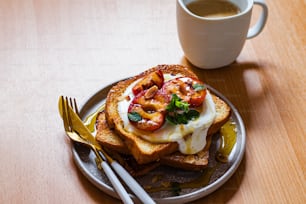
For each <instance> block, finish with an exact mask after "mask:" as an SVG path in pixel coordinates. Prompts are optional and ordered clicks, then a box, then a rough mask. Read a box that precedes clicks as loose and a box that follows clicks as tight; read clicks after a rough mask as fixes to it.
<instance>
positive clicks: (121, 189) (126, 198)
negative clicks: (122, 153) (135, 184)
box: [101, 161, 134, 204]
mask: <svg viewBox="0 0 306 204" xmlns="http://www.w3.org/2000/svg"><path fill="white" fill-rule="evenodd" d="M101 166H102V168H103V170H104V172H105V174H106V175H107V178H108V179H109V180H110V182H111V183H112V185H113V187H114V188H115V190H116V192H117V193H118V195H119V196H120V198H121V200H122V201H123V203H125V204H133V203H134V202H133V201H132V199H131V197H130V196H129V194H128V193H127V192H126V190H125V189H124V187H123V186H122V184H121V182H120V181H119V179H118V178H117V176H116V175H115V173H114V172H113V171H112V169H111V168H110V166H109V165H108V164H107V163H106V162H105V161H102V163H101Z"/></svg>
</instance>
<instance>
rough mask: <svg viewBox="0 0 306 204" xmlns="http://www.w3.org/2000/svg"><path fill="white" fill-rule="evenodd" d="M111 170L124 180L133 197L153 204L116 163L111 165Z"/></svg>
mask: <svg viewBox="0 0 306 204" xmlns="http://www.w3.org/2000/svg"><path fill="white" fill-rule="evenodd" d="M111 165H112V167H113V169H114V170H115V171H116V172H117V174H118V175H119V176H120V177H121V179H123V180H124V182H125V183H126V184H127V185H128V186H129V188H130V189H131V190H132V191H133V192H134V193H135V195H136V196H137V197H138V198H139V199H140V200H141V201H142V202H143V203H146V204H155V201H154V200H153V199H152V198H151V197H150V196H149V195H148V193H147V192H146V191H145V190H144V189H143V188H142V187H141V186H140V185H139V183H138V182H137V181H136V180H135V179H134V178H133V177H132V176H131V175H130V174H129V173H128V172H127V171H126V170H125V169H124V168H123V167H122V166H121V165H120V164H119V163H118V162H116V161H113V162H112V163H111Z"/></svg>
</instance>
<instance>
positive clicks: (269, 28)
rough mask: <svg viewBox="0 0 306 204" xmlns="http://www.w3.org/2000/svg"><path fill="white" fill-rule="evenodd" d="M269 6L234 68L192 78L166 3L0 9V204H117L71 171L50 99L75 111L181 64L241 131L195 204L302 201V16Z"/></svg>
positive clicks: (305, 91) (292, 6) (286, 5)
mask: <svg viewBox="0 0 306 204" xmlns="http://www.w3.org/2000/svg"><path fill="white" fill-rule="evenodd" d="M266 2H267V4H268V6H269V19H268V22H267V25H266V27H265V29H264V31H263V32H262V33H261V34H260V35H259V36H258V37H256V38H254V39H251V40H248V41H247V42H246V44H245V47H244V49H243V50H242V52H241V54H240V56H239V57H238V59H237V61H236V62H235V63H234V64H232V65H230V66H228V67H225V68H222V69H216V70H201V69H198V68H195V67H193V66H192V65H191V64H189V63H188V62H187V61H186V59H185V58H184V54H183V52H182V49H181V47H180V44H179V41H178V38H177V33H176V21H175V1H155V0H150V1H149V0H148V1H140V0H137V1H135V0H126V1H118V0H117V1H116V0H104V1H94V0H88V1H82V0H74V1H72V0H71V1H68V0H61V1H60V0H54V1H42V0H41V1H39V0H35V1H30V0H24V1H17V0H10V1H8V0H1V1H0V30H1V32H0V93H1V95H0V102H1V103H0V104H1V106H0V120H1V123H0V131H1V137H0V155H1V167H0V184H1V188H0V203H109V204H111V203H118V202H119V201H118V200H116V199H114V198H112V197H110V196H108V195H106V194H105V193H103V192H101V191H100V190H98V189H97V188H96V187H94V186H93V185H92V184H91V183H90V182H89V181H88V180H87V179H86V178H85V177H84V176H83V175H82V174H81V172H80V171H79V170H78V168H77V167H76V165H75V163H74V162H73V159H72V155H71V146H70V141H69V140H68V139H67V138H66V137H65V135H64V129H63V125H62V121H61V119H60V117H59V114H58V110H57V101H58V97H59V96H60V95H68V96H73V97H76V98H77V99H78V101H79V103H83V102H84V101H86V100H87V99H88V98H89V97H90V96H91V95H92V94H94V93H95V92H96V91H97V90H99V89H101V88H102V87H104V86H106V85H108V84H110V83H111V82H114V81H116V80H119V79H122V78H125V77H127V76H131V75H133V74H137V73H139V72H141V71H143V70H145V69H147V68H150V67H152V66H155V65H157V64H183V65H186V66H188V67H189V68H190V69H191V70H193V71H194V72H196V73H197V74H198V75H199V77H200V78H201V79H202V80H204V81H205V82H206V83H207V84H209V85H211V86H213V87H214V88H216V89H217V90H219V91H220V92H221V93H223V94H224V95H225V96H226V97H227V98H228V99H229V100H230V101H231V102H232V103H233V104H234V105H235V106H236V107H237V109H238V110H239V112H240V114H241V115H242V118H243V120H244V122H245V125H246V131H247V145H246V152H245V157H244V159H243V161H242V163H241V165H240V167H239V168H238V170H237V172H236V173H235V174H234V175H233V177H232V178H231V179H230V180H229V181H228V182H226V184H225V185H223V186H222V187H221V188H220V189H218V190H217V191H215V192H214V193H212V194H211V195H209V196H207V197H205V198H202V199H200V200H198V201H196V202H194V203H204V202H205V203H306V197H305V196H306V181H305V172H306V166H305V163H306V152H305V149H306V146H305V143H306V141H305V136H306V128H305V127H306V125H305V122H306V117H305V116H306V105H305V101H306V88H305V87H306V83H305V79H306V71H305V68H306V54H305V46H306V38H305V36H306V30H305V28H306V22H305V19H306V18H305V13H306V6H305V1H304V0H295V1H290V2H288V1H286V0H278V1H272V0H266ZM257 14H258V10H257V9H256V8H255V9H254V19H256V16H258V15H257ZM253 22H254V20H253Z"/></svg>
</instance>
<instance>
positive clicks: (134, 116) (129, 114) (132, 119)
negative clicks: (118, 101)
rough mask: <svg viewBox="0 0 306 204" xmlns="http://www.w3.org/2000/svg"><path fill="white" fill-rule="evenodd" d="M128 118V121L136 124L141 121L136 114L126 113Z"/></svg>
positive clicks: (139, 116)
mask: <svg viewBox="0 0 306 204" xmlns="http://www.w3.org/2000/svg"><path fill="white" fill-rule="evenodd" d="M128 118H129V120H130V121H133V122H138V121H141V120H142V117H141V115H140V114H139V113H137V112H130V113H128Z"/></svg>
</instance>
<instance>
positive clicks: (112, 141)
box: [97, 65, 230, 164]
mask: <svg viewBox="0 0 306 204" xmlns="http://www.w3.org/2000/svg"><path fill="white" fill-rule="evenodd" d="M156 70H161V71H162V72H163V73H164V74H165V73H168V74H181V75H184V76H187V77H191V78H195V79H197V76H196V75H195V74H194V73H193V72H191V71H190V70H189V69H188V68H186V67H183V66H181V65H158V66H156V67H153V68H151V69H149V70H147V71H145V72H143V73H141V74H139V75H137V76H134V77H132V78H129V79H127V80H124V81H121V82H119V83H118V84H116V85H115V86H113V87H112V88H111V90H110V91H109V93H108V95H107V99H106V106H105V119H106V121H105V122H104V123H102V124H101V126H102V127H103V125H104V126H105V125H108V127H109V130H111V131H113V130H114V131H115V132H113V133H112V134H111V132H110V131H109V130H103V131H101V132H100V133H99V131H98V134H97V140H98V141H99V142H101V143H102V145H103V146H107V147H108V148H112V147H115V148H113V149H114V150H116V151H118V152H121V153H131V154H132V155H133V157H134V158H135V160H136V161H137V163H138V164H146V163H150V162H154V161H160V160H161V158H162V157H164V156H166V155H170V154H172V153H174V152H176V151H177V150H178V144H177V143H176V142H169V143H151V142H148V141H146V140H144V139H142V138H140V137H138V136H136V135H134V134H133V133H131V132H128V131H127V130H125V128H124V125H123V121H122V119H121V117H120V115H119V113H118V110H117V107H118V102H119V101H120V99H122V97H121V96H122V94H123V93H124V91H125V90H126V88H127V87H128V86H129V85H130V84H131V83H133V82H134V81H135V80H137V79H139V78H142V77H143V76H145V75H147V74H148V73H151V72H154V71H156ZM213 100H214V102H215V105H216V109H217V115H216V118H215V121H214V122H213V124H212V125H211V127H210V128H209V130H208V135H211V134H213V133H215V132H217V131H218V130H219V129H220V127H221V126H222V125H223V124H224V123H225V122H226V121H227V120H228V118H229V117H230V107H229V106H228V105H227V104H226V103H225V102H224V101H222V100H221V99H220V98H218V97H216V96H213ZM101 129H103V128H101ZM105 135H112V136H110V137H109V138H107V139H105V138H104V139H103V137H104V136H105ZM114 135H116V136H117V137H119V139H121V140H118V138H116V137H115V136H114ZM103 141H104V142H103ZM119 141H120V142H119ZM119 147H120V148H119ZM126 147H127V148H126ZM203 155H204V154H203Z"/></svg>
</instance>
